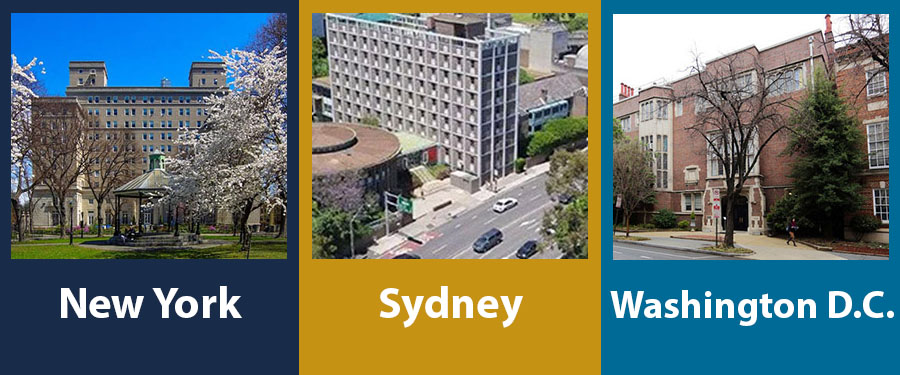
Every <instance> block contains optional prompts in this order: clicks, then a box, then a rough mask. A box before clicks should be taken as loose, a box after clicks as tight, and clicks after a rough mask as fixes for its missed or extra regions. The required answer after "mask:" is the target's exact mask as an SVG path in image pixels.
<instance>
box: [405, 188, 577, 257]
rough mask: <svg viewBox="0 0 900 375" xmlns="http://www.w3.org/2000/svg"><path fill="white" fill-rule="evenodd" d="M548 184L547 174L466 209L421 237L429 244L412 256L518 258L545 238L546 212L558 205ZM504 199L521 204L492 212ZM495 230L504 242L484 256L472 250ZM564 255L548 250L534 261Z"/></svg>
mask: <svg viewBox="0 0 900 375" xmlns="http://www.w3.org/2000/svg"><path fill="white" fill-rule="evenodd" d="M546 181H547V175H546V174H542V175H540V176H537V177H534V178H532V179H531V180H528V181H526V182H524V183H522V184H521V185H519V186H516V187H514V188H512V189H510V190H509V191H504V192H502V193H500V194H498V195H496V196H495V197H494V198H492V199H490V200H488V201H485V202H482V203H481V204H479V205H477V206H475V207H472V208H470V209H468V210H466V211H465V212H463V213H462V214H460V215H459V216H457V217H456V218H455V219H453V220H450V221H448V222H447V223H445V224H443V225H441V226H439V227H437V228H434V229H432V230H431V231H429V232H427V233H425V234H423V235H422V236H420V237H419V239H420V240H424V241H426V242H425V243H424V244H422V245H421V246H415V248H414V249H413V250H411V251H410V253H413V254H416V255H418V256H420V257H422V258H423V259H509V258H516V255H515V253H516V250H518V249H519V247H520V246H522V244H523V243H525V241H528V240H540V239H541V234H540V231H541V221H542V219H543V217H544V211H545V210H547V209H549V208H550V207H552V205H553V204H555V202H553V201H551V200H550V197H549V196H548V195H547V191H546V189H545V184H546ZM503 198H515V199H517V200H518V201H519V204H518V205H517V206H516V207H513V208H511V209H509V210H507V211H506V212H504V213H502V214H498V213H496V212H494V211H493V210H491V207H492V206H493V205H494V202H496V201H498V200H500V199H503ZM491 228H497V229H499V230H500V231H502V232H503V242H501V243H500V244H499V245H497V246H495V247H494V248H492V249H490V250H488V251H486V252H485V253H483V254H479V253H476V252H475V251H474V250H472V244H473V243H474V242H475V240H476V239H478V237H480V236H481V235H482V234H484V233H485V232H487V231H488V230H489V229H491ZM561 255H562V254H561V253H560V252H559V251H558V250H545V251H543V252H539V253H537V254H535V255H534V256H533V257H532V258H537V259H540V258H545V259H546V258H559V257H560V256H561Z"/></svg>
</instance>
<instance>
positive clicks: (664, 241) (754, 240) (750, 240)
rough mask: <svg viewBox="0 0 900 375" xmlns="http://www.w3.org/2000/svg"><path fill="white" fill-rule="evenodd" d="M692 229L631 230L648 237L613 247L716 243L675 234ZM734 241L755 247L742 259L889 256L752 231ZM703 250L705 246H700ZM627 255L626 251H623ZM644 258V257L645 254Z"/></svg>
mask: <svg viewBox="0 0 900 375" xmlns="http://www.w3.org/2000/svg"><path fill="white" fill-rule="evenodd" d="M690 233H691V232H683V231H674V232H639V233H634V232H632V233H631V235H632V236H640V237H646V238H649V240H647V241H634V242H632V241H618V240H617V241H614V244H613V248H614V251H617V250H616V248H617V247H622V246H630V247H638V246H637V245H634V244H640V245H639V247H640V248H642V249H644V248H656V249H665V250H674V251H680V254H682V255H683V254H684V253H685V252H696V251H698V250H699V249H700V248H701V247H707V246H713V245H714V243H713V242H712V241H705V240H689V239H677V238H672V236H685V235H688V234H690ZM695 233H697V232H695ZM616 234H617V235H624V233H623V232H616ZM697 234H707V235H709V237H712V235H711V234H709V233H703V232H699V233H697ZM734 242H735V245H736V246H738V247H743V248H746V249H749V250H752V251H753V252H754V254H751V255H746V256H739V257H738V258H741V259H755V260H847V259H852V260H860V259H866V260H869V259H872V260H884V259H887V258H886V257H877V256H867V255H857V254H846V253H837V252H830V251H820V250H816V249H813V248H812V247H809V246H806V245H803V244H801V243H798V244H797V246H794V245H793V243H792V244H791V245H788V244H786V243H785V240H784V239H781V238H778V237H768V236H760V235H750V234H747V233H740V232H736V233H735V234H734ZM701 251H702V250H701ZM613 254H614V256H613V258H614V259H618V258H616V257H615V253H613ZM623 256H624V255H623ZM642 259H643V258H642Z"/></svg>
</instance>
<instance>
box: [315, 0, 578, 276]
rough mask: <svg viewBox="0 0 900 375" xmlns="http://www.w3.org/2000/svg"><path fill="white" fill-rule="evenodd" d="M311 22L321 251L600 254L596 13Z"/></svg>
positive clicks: (406, 255) (357, 16)
mask: <svg viewBox="0 0 900 375" xmlns="http://www.w3.org/2000/svg"><path fill="white" fill-rule="evenodd" d="M312 17H313V19H312V23H313V27H312V34H313V35H312V38H313V39H312V46H313V51H312V52H313V61H312V75H313V77H312V94H313V95H312V111H313V113H312V119H313V124H312V203H313V208H312V231H313V233H312V242H313V243H312V257H313V258H342V259H347V258H357V259H358V258H367V259H423V258H424V259H557V258H587V256H588V245H587V244H588V243H587V240H588V221H587V219H588V119H587V113H588V14H587V13H325V14H313V16H312Z"/></svg>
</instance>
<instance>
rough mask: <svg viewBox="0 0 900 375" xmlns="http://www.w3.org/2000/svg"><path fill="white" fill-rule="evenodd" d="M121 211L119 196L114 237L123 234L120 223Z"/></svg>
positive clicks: (117, 198)
mask: <svg viewBox="0 0 900 375" xmlns="http://www.w3.org/2000/svg"><path fill="white" fill-rule="evenodd" d="M120 210H121V206H119V196H118V195H116V233H113V235H114V236H118V235H120V234H121V232H119V222H120V221H121V220H119V211H120Z"/></svg>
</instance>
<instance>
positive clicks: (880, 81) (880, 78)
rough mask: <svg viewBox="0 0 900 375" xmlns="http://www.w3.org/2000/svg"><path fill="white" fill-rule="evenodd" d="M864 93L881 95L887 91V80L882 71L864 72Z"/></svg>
mask: <svg viewBox="0 0 900 375" xmlns="http://www.w3.org/2000/svg"><path fill="white" fill-rule="evenodd" d="M866 82H868V85H866V94H867V95H868V96H876V95H881V94H884V93H885V92H887V80H886V79H885V77H884V72H878V71H872V72H866Z"/></svg>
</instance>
